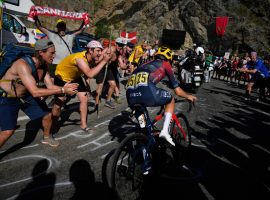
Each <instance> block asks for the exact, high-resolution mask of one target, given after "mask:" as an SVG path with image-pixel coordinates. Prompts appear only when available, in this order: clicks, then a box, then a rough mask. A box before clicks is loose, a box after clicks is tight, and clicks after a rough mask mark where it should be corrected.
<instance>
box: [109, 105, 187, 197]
mask: <svg viewBox="0 0 270 200" xmlns="http://www.w3.org/2000/svg"><path fill="white" fill-rule="evenodd" d="M177 101H178V100H176V102H177ZM180 101H181V100H180ZM178 102H179V101H178ZM191 105H192V104H191V103H189V112H190V110H191ZM130 108H131V110H132V111H131V117H132V118H135V121H136V122H137V123H136V125H137V126H138V131H136V132H135V133H132V134H129V135H128V136H127V137H126V138H125V139H123V140H122V141H121V143H120V144H119V146H118V148H117V149H115V152H114V155H113V158H112V163H111V167H110V169H109V170H110V171H109V179H108V183H109V186H110V187H111V188H112V189H113V190H115V191H116V193H117V195H118V197H119V199H140V195H141V193H142V192H143V184H144V180H145V178H146V177H147V176H150V174H151V175H158V176H162V175H165V174H166V173H167V172H168V170H169V171H170V169H172V166H174V168H175V167H176V168H178V167H179V168H178V169H180V168H181V167H182V166H184V164H185V160H186V158H187V155H188V152H189V149H190V146H191V133H190V127H189V123H188V120H187V118H186V117H185V115H184V114H183V113H173V115H172V120H171V123H170V131H169V133H170V134H171V137H172V138H173V141H174V143H175V146H172V145H171V144H169V143H168V142H167V141H165V140H164V139H163V138H159V133H160V131H161V130H160V128H159V127H158V122H160V121H161V120H162V119H163V117H164V108H163V107H161V109H160V111H159V112H158V113H157V114H156V116H155V117H154V119H153V120H151V118H150V115H149V112H148V110H147V108H146V107H145V106H142V105H139V104H138V105H135V106H132V107H130Z"/></svg>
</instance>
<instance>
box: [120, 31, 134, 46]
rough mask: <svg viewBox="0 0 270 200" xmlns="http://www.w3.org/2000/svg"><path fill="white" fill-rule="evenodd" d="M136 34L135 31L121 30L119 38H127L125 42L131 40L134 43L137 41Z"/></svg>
mask: <svg viewBox="0 0 270 200" xmlns="http://www.w3.org/2000/svg"><path fill="white" fill-rule="evenodd" d="M136 35H137V33H136V32H130V33H128V32H124V31H122V32H121V33H120V37H121V38H124V39H126V40H127V42H131V43H133V44H136V43H137V39H136Z"/></svg>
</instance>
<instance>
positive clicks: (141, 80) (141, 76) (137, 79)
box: [127, 72, 149, 89]
mask: <svg viewBox="0 0 270 200" xmlns="http://www.w3.org/2000/svg"><path fill="white" fill-rule="evenodd" d="M148 76H149V73H147V72H139V73H137V74H133V75H131V77H130V78H129V79H128V82H127V89H134V88H137V87H138V86H148Z"/></svg>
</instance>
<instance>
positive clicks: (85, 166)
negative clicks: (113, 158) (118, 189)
mask: <svg viewBox="0 0 270 200" xmlns="http://www.w3.org/2000/svg"><path fill="white" fill-rule="evenodd" d="M69 175H70V181H71V182H72V183H73V184H74V187H75V193H74V195H73V196H72V197H71V198H70V199H71V200H78V199H108V200H113V199H116V196H115V194H114V193H113V192H112V190H110V189H109V188H108V187H107V186H106V185H105V184H103V183H101V182H95V174H94V173H93V171H92V169H91V166H90V164H89V163H88V162H87V161H86V160H83V159H80V160H77V161H75V162H74V163H73V164H72V166H71V167H70V171H69Z"/></svg>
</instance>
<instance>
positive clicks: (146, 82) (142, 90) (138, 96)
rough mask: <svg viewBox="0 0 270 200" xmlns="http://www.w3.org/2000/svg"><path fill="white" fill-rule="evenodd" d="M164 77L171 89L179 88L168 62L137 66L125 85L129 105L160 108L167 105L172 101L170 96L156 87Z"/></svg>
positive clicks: (152, 62)
mask: <svg viewBox="0 0 270 200" xmlns="http://www.w3.org/2000/svg"><path fill="white" fill-rule="evenodd" d="M165 77H168V79H169V82H170V84H171V86H172V88H177V87H178V86H179V85H178V82H177V81H176V79H175V77H174V75H173V71H172V68H171V65H170V63H169V62H165V61H163V60H153V61H151V62H148V63H144V64H143V65H141V66H139V67H138V68H137V69H136V70H134V72H133V74H132V75H131V76H130V78H129V80H128V82H127V85H126V87H127V95H126V96H127V101H128V103H129V105H134V104H142V105H145V106H160V105H165V104H168V103H169V102H170V101H171V99H172V96H171V94H170V93H169V92H168V91H166V90H164V89H161V88H158V87H156V85H157V84H158V83H159V82H160V81H161V80H162V79H164V78H165Z"/></svg>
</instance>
